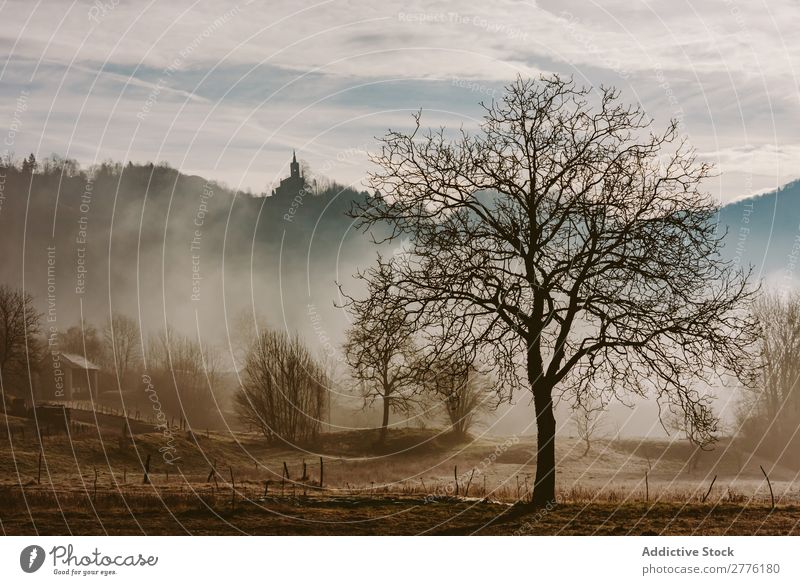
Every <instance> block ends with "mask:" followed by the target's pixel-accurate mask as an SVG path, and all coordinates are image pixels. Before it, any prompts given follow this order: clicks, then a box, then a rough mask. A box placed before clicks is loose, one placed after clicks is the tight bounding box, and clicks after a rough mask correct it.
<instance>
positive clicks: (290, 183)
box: [272, 151, 306, 199]
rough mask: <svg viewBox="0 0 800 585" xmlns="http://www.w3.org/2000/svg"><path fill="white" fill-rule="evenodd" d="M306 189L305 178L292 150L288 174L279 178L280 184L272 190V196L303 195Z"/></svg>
mask: <svg viewBox="0 0 800 585" xmlns="http://www.w3.org/2000/svg"><path fill="white" fill-rule="evenodd" d="M305 189H306V178H305V177H304V176H303V175H302V174H301V172H300V163H299V162H297V155H296V154H295V152H294V151H292V162H291V163H289V176H288V177H286V178H285V179H282V180H281V183H280V185H278V187H277V188H276V189H273V190H272V196H273V197H280V198H281V199H294V198H295V197H297V196H298V195H300V196H301V197H302V196H303V191H305Z"/></svg>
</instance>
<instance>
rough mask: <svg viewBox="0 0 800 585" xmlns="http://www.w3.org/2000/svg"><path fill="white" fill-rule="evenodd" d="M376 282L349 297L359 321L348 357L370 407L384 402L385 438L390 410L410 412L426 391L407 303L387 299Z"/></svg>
mask: <svg viewBox="0 0 800 585" xmlns="http://www.w3.org/2000/svg"><path fill="white" fill-rule="evenodd" d="M384 299H385V295H382V294H381V292H380V291H379V290H377V289H376V288H375V287H372V288H371V290H370V292H369V294H368V295H367V297H366V298H365V299H363V300H355V299H349V303H348V310H349V311H350V313H351V314H352V316H353V323H352V325H351V326H350V328H349V329H348V330H347V341H346V342H345V346H344V353H345V358H346V360H347V363H348V365H349V366H350V368H351V370H352V375H353V378H354V379H355V381H356V383H357V384H358V388H359V391H360V392H361V395H362V396H363V398H364V404H365V406H367V405H371V404H373V403H374V402H375V401H376V400H380V401H381V406H382V407H383V418H382V420H381V427H380V435H379V438H378V442H379V443H383V442H384V441H385V440H386V433H387V431H388V428H389V413H390V411H392V412H397V413H408V412H410V411H411V409H412V408H413V407H414V405H415V404H416V398H417V396H418V394H419V392H420V390H421V386H420V383H419V382H420V380H419V373H420V370H421V366H420V364H419V363H418V361H419V355H418V352H417V348H416V346H415V344H414V327H413V325H412V322H411V319H410V318H409V316H408V314H407V313H406V311H405V310H404V309H403V308H402V307H398V306H392V305H389V304H387V303H385V302H383V301H384Z"/></svg>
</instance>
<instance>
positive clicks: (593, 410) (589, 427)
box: [573, 401, 604, 457]
mask: <svg viewBox="0 0 800 585" xmlns="http://www.w3.org/2000/svg"><path fill="white" fill-rule="evenodd" d="M603 413H604V411H603V408H602V406H601V405H599V404H596V403H595V402H594V401H590V403H589V404H586V403H583V404H578V405H576V406H575V408H574V412H573V421H574V423H575V430H576V431H577V433H578V438H579V439H580V440H581V441H583V444H584V447H585V448H584V450H583V453H582V454H581V457H586V456H587V455H588V454H589V451H591V449H592V442H593V441H594V438H595V437H596V436H597V434H598V433H599V432H600V430H601V429H602V427H603V422H604V421H603Z"/></svg>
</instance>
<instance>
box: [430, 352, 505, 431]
mask: <svg viewBox="0 0 800 585" xmlns="http://www.w3.org/2000/svg"><path fill="white" fill-rule="evenodd" d="M420 375H421V376H422V379H423V383H424V385H425V388H426V391H427V392H429V393H430V394H433V395H434V396H436V397H437V398H439V399H440V400H441V401H442V403H443V404H444V407H445V412H446V413H447V421H448V423H449V424H450V427H451V428H452V430H453V434H454V435H455V436H456V437H460V438H465V437H467V435H468V433H469V430H470V428H471V427H472V426H473V424H474V423H475V422H476V419H477V417H478V416H479V415H480V414H481V412H483V411H486V410H488V408H489V407H490V406H495V405H494V404H492V396H493V395H496V394H497V388H496V385H495V384H494V382H493V380H492V379H491V377H490V376H489V375H487V374H486V373H485V372H482V371H480V369H479V368H478V367H476V365H475V363H474V362H473V361H472V360H471V359H470V357H469V356H468V353H467V352H466V351H464V350H463V349H462V350H460V351H456V352H455V353H454V354H451V355H449V356H440V357H439V358H438V359H437V360H436V362H435V363H432V364H426V365H425V367H424V369H423V371H422V372H421V374H420Z"/></svg>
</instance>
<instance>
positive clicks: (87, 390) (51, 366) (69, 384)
mask: <svg viewBox="0 0 800 585" xmlns="http://www.w3.org/2000/svg"><path fill="white" fill-rule="evenodd" d="M99 372H100V367H99V366H97V365H95V364H93V363H92V362H90V361H89V360H87V359H86V358H85V357H83V356H82V355H78V354H75V353H62V352H58V351H55V352H51V353H47V355H45V357H44V359H42V361H41V363H40V365H39V376H38V383H37V384H36V399H37V400H51V401H52V400H56V401H62V400H63V401H67V400H90V399H92V398H96V397H97V388H98V386H97V376H98V373H99Z"/></svg>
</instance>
